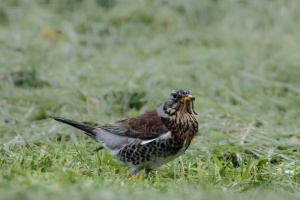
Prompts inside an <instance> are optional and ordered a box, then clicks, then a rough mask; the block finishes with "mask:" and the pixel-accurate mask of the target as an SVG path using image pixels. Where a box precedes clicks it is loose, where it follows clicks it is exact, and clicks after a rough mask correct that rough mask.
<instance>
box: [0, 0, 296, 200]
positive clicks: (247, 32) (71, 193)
mask: <svg viewBox="0 0 300 200" xmlns="http://www.w3.org/2000/svg"><path fill="white" fill-rule="evenodd" d="M299 10H300V1H296V0H295V1H293V0H291V1H281V0H266V1H261V0H252V1H235V0H224V1H220V0H201V1H200V0H188V1H179V0H145V1H134V0H124V1H120V0H119V1H117V0H111V1H109V0H86V1H81V0H40V1H34V0H7V1H1V2H0V152H1V154H0V195H1V196H0V198H1V199H30V200H38V199H72V200H76V199H141V198H143V199H184V198H186V199H254V198H255V199H257V200H260V199H266V200H269V199H270V200H271V199H272V200H273V199H298V198H299V196H300V46H299V44H300V34H299V32H300V26H299V20H300V12H299ZM175 88H184V89H189V90H191V91H192V93H193V96H195V97H196V102H195V110H196V112H197V113H198V115H197V116H196V118H197V120H198V122H199V133H198V135H197V137H196V138H195V139H194V141H193V143H192V145H191V146H190V148H189V149H188V151H187V152H186V153H185V154H184V155H183V157H182V158H183V161H184V167H185V170H186V173H185V176H182V175H181V174H180V166H179V163H178V160H174V162H171V163H169V164H168V165H165V166H163V167H161V168H160V169H159V170H158V171H156V172H154V173H153V174H151V175H150V176H149V177H148V178H145V177H144V172H140V173H139V175H138V176H137V177H135V178H134V179H128V177H127V175H128V173H129V168H127V167H124V166H121V165H119V164H118V163H117V162H115V160H114V159H113V158H112V157H111V156H110V155H109V154H108V153H107V152H106V151H99V152H97V153H95V152H94V151H93V150H94V149H95V148H97V147H99V144H97V143H96V142H94V141H93V140H91V139H90V138H87V137H86V136H85V135H84V134H82V133H81V132H80V131H78V130H75V129H73V128H71V127H68V126H65V125H62V124H60V123H57V122H55V121H54V120H53V119H51V118H50V116H52V115H55V116H61V117H65V118H70V119H73V120H77V121H86V122H93V123H101V124H110V123H113V122H115V121H117V120H120V119H124V118H130V117H135V116H138V115H140V114H142V113H144V112H146V111H149V110H151V109H154V108H155V107H157V106H159V105H160V104H162V102H164V100H165V99H166V98H167V96H168V95H169V93H170V91H171V90H172V89H175Z"/></svg>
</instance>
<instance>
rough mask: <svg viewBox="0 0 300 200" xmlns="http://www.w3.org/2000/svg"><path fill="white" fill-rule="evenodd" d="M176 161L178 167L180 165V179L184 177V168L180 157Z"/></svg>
mask: <svg viewBox="0 0 300 200" xmlns="http://www.w3.org/2000/svg"><path fill="white" fill-rule="evenodd" d="M178 161H179V165H180V174H181V177H184V174H185V171H184V166H183V161H182V157H181V156H179V157H178Z"/></svg>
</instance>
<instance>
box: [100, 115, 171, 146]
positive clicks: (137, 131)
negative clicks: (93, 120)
mask: <svg viewBox="0 0 300 200" xmlns="http://www.w3.org/2000/svg"><path fill="white" fill-rule="evenodd" d="M100 128H103V129H105V130H107V131H109V132H111V133H114V134H117V135H122V136H127V137H131V138H139V139H142V140H149V139H154V138H157V137H159V136H160V135H162V134H164V133H167V132H168V128H167V127H166V126H165V124H164V123H163V122H162V121H161V118H160V116H158V114H157V112H156V110H153V111H150V112H148V113H145V114H143V115H141V116H139V117H137V118H131V119H125V120H122V121H118V122H116V123H115V124H112V125H108V126H101V127H100Z"/></svg>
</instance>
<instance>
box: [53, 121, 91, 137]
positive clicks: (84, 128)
mask: <svg viewBox="0 0 300 200" xmlns="http://www.w3.org/2000/svg"><path fill="white" fill-rule="evenodd" d="M51 118H53V119H55V120H56V121H59V122H62V123H65V124H68V125H70V126H73V127H75V128H78V129H80V130H82V131H84V133H85V134H86V135H88V136H90V137H91V138H93V139H95V140H96V132H95V127H93V126H90V125H87V124H84V123H80V122H76V121H73V120H69V119H65V118H62V117H55V116H51Z"/></svg>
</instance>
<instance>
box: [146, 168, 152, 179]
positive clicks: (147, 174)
mask: <svg viewBox="0 0 300 200" xmlns="http://www.w3.org/2000/svg"><path fill="white" fill-rule="evenodd" d="M151 171H152V170H151V169H150V168H145V173H146V177H145V178H148V176H149V174H150V172H151Z"/></svg>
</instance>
